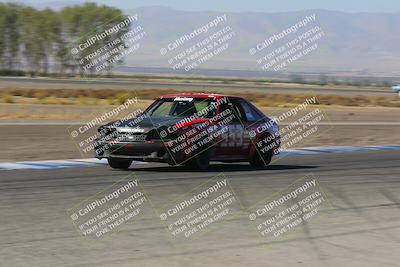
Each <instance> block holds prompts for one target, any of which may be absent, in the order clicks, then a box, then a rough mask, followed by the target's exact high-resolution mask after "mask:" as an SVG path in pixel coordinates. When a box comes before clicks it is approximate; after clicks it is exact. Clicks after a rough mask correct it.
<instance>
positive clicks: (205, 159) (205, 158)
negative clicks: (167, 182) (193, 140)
mask: <svg viewBox="0 0 400 267" xmlns="http://www.w3.org/2000/svg"><path fill="white" fill-rule="evenodd" d="M210 157H211V149H210V148H208V149H206V150H205V151H202V152H201V153H199V154H198V155H196V156H194V157H193V158H192V159H190V160H189V161H188V162H187V164H185V165H186V166H187V167H189V168H190V169H192V170H195V171H206V170H207V169H208V168H209V167H210Z"/></svg>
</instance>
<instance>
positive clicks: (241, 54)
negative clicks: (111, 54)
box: [125, 7, 400, 75]
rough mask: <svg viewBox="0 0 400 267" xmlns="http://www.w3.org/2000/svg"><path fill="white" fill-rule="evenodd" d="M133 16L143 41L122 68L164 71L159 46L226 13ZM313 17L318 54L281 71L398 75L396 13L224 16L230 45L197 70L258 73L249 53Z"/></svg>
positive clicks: (150, 10) (157, 10)
mask: <svg viewBox="0 0 400 267" xmlns="http://www.w3.org/2000/svg"><path fill="white" fill-rule="evenodd" d="M134 13H137V14H138V15H139V24H140V25H141V26H142V27H143V28H144V30H145V31H146V33H147V37H146V39H145V41H143V42H142V46H143V47H142V48H141V49H140V51H138V53H136V54H133V55H130V56H128V57H127V59H126V60H125V65H126V66H131V67H168V66H169V65H168V63H167V59H168V58H166V57H162V56H161V54H160V52H159V49H160V48H161V47H164V46H166V45H167V44H168V43H170V42H172V41H174V40H175V39H177V38H178V37H180V36H182V35H183V34H185V33H190V32H191V31H193V30H194V29H196V28H198V27H200V26H202V25H204V24H205V23H207V22H208V21H210V20H212V19H213V18H215V17H216V16H217V15H222V14H224V13H217V12H188V11H178V10H173V9H170V8H166V7H146V8H139V9H135V10H134V11H131V12H129V14H134ZM312 14H316V22H314V24H313V25H319V26H320V27H321V28H322V30H323V31H324V32H325V37H324V38H323V39H322V40H321V41H320V43H319V47H318V49H317V50H315V51H314V52H312V53H311V54H309V55H307V56H305V57H304V58H302V59H300V60H298V61H296V62H295V63H293V64H291V65H290V66H289V67H288V68H287V69H285V71H290V72H316V73H319V72H329V73H339V74H342V75H343V74H350V73H351V74H358V75H363V74H365V75H370V74H385V75H398V74H399V70H400V49H399V44H400V27H399V26H400V14H383V13H376V14H374V13H343V12H336V11H327V10H308V11H301V12H285V13H254V12H243V13H226V15H227V22H226V23H225V24H224V25H228V26H230V27H231V28H232V29H233V31H234V32H235V34H236V36H235V37H234V38H233V39H232V40H231V41H230V43H229V49H228V50H226V51H224V52H223V53H222V54H220V55H218V56H216V57H215V58H213V59H212V60H210V61H208V62H207V63H206V64H204V65H201V68H208V69H231V70H232V69H243V70H260V69H259V66H258V65H257V64H256V62H255V61H256V58H255V57H252V56H250V55H249V52H248V51H249V48H251V47H254V45H255V44H256V43H259V42H262V41H263V40H264V39H266V38H267V37H269V36H271V35H273V34H277V33H279V32H281V31H282V30H284V29H286V28H288V27H290V26H291V25H293V24H295V23H297V22H298V21H299V20H301V19H303V18H304V17H305V16H307V15H312ZM201 36H202V37H205V36H207V35H206V34H203V35H201ZM292 36H294V35H292ZM200 39H202V38H200V37H199V38H198V39H196V40H200ZM184 47H187V46H186V45H185V46H184ZM180 51H181V50H180Z"/></svg>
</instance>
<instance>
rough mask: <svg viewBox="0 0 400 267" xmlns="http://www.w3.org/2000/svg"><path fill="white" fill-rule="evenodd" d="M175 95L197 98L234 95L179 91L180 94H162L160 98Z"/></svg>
mask: <svg viewBox="0 0 400 267" xmlns="http://www.w3.org/2000/svg"><path fill="white" fill-rule="evenodd" d="M174 97H195V98H222V97H232V96H228V95H221V94H212V93H210V94H207V93H179V94H167V95H162V96H160V98H174Z"/></svg>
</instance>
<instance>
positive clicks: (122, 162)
mask: <svg viewBox="0 0 400 267" xmlns="http://www.w3.org/2000/svg"><path fill="white" fill-rule="evenodd" d="M107 161H108V165H110V167H111V168H113V169H122V170H127V169H129V167H130V166H131V164H132V161H133V160H131V159H112V158H108V159H107Z"/></svg>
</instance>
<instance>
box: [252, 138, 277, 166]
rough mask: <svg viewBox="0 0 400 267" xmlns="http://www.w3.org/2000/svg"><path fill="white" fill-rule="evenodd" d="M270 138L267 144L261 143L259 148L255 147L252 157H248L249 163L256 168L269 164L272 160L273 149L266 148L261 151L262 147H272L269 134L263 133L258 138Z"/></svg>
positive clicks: (272, 141)
mask: <svg viewBox="0 0 400 267" xmlns="http://www.w3.org/2000/svg"><path fill="white" fill-rule="evenodd" d="M268 138H269V139H271V141H267V144H265V145H263V147H262V148H261V149H257V148H256V150H255V151H254V155H253V157H252V158H251V159H250V165H251V166H253V167H256V168H266V167H268V166H269V164H270V163H271V160H272V156H273V155H274V149H273V148H271V149H266V150H265V151H263V150H262V149H263V148H264V149H265V148H268V147H274V146H273V144H274V140H273V139H272V138H271V135H269V134H267V135H264V136H262V137H261V138H260V141H261V140H268Z"/></svg>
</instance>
